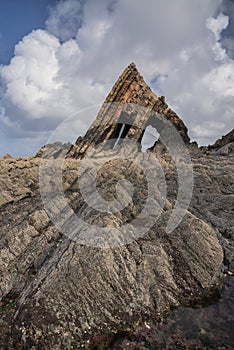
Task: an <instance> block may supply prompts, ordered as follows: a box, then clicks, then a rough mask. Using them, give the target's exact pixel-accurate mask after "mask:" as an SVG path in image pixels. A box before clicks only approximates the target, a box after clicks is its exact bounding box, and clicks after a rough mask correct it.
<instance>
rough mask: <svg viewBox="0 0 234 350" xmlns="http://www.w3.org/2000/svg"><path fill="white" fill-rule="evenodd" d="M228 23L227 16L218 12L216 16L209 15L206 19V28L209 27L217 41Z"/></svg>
mask: <svg viewBox="0 0 234 350" xmlns="http://www.w3.org/2000/svg"><path fill="white" fill-rule="evenodd" d="M228 23H229V18H228V16H225V15H224V14H223V13H220V14H219V15H218V16H217V18H213V17H209V18H208V19H207V21H206V25H207V28H209V29H210V30H211V31H212V32H213V33H214V36H215V40H216V41H218V40H220V38H221V33H222V31H223V30H224V29H226V28H227V26H228Z"/></svg>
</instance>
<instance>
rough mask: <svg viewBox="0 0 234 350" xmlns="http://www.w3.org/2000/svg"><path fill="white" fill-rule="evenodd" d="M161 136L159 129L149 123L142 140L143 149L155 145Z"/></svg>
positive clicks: (143, 150)
mask: <svg viewBox="0 0 234 350" xmlns="http://www.w3.org/2000/svg"><path fill="white" fill-rule="evenodd" d="M159 136H160V135H159V133H158V132H157V129H156V128H154V127H153V126H151V125H148V126H147V127H146V129H145V131H144V135H143V137H142V140H141V151H142V152H145V151H146V150H147V149H149V148H151V147H153V146H154V144H155V142H156V141H158V139H159Z"/></svg>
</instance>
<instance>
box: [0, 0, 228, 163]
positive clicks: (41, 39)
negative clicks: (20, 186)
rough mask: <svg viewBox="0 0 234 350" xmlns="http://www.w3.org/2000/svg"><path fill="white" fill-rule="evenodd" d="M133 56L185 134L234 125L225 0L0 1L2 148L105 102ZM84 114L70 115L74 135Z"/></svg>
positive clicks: (217, 132)
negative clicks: (186, 130)
mask: <svg viewBox="0 0 234 350" xmlns="http://www.w3.org/2000/svg"><path fill="white" fill-rule="evenodd" d="M132 61H133V62H135V63H136V64H137V67H138V68H139V70H140V72H141V73H142V75H143V76H144V77H145V80H146V81H147V82H148V83H149V84H150V85H151V87H152V88H153V89H154V90H155V92H156V93H158V94H161V95H164V96H166V101H167V102H168V103H169V105H170V106H171V107H172V108H173V109H174V110H175V111H176V112H177V113H178V114H179V115H180V116H181V117H182V119H183V120H184V122H185V123H186V125H187V126H188V128H189V134H190V137H191V138H192V140H196V141H198V143H199V144H200V145H202V144H209V143H212V142H214V140H215V139H217V138H218V137H220V136H221V135H223V134H225V133H226V132H228V131H229V130H230V129H231V128H233V124H234V123H233V121H234V120H233V118H234V1H233V0H201V1H197V0H190V1H187V0H177V1H173V2H172V1H171V0H147V1H145V2H143V1H141V0H98V1H96V0H59V1H56V0H53V1H52V0H37V1H35V0H18V1H16V0H15V1H13V0H8V1H1V2H0V156H1V155H4V154H5V153H10V154H12V155H17V156H25V155H28V154H33V153H35V152H36V151H37V150H38V149H39V148H40V147H41V146H42V145H43V144H45V143H46V142H47V140H48V138H49V136H50V134H51V133H52V132H53V131H54V130H55V128H56V127H58V126H59V125H60V123H62V122H63V121H64V120H66V119H67V118H69V116H71V115H73V114H75V113H77V112H78V111H79V110H82V109H84V108H86V107H89V106H92V105H96V104H98V103H101V102H103V100H104V98H105V96H106V95H107V93H108V91H109V90H110V88H111V87H112V85H113V83H114V82H115V80H116V79H117V77H118V75H119V74H120V73H121V72H122V70H123V69H124V68H125V67H126V66H127V65H128V64H129V63H130V62H132ZM91 119H92V118H91V117H83V119H80V120H78V121H77V122H76V129H75V133H76V135H77V137H78V136H79V134H80V133H82V132H84V130H85V129H86V128H88V126H89V123H90V122H91ZM71 130H73V131H74V127H73V126H72V125H71ZM69 138H71V132H69V131H67V133H66V135H63V139H64V140H69Z"/></svg>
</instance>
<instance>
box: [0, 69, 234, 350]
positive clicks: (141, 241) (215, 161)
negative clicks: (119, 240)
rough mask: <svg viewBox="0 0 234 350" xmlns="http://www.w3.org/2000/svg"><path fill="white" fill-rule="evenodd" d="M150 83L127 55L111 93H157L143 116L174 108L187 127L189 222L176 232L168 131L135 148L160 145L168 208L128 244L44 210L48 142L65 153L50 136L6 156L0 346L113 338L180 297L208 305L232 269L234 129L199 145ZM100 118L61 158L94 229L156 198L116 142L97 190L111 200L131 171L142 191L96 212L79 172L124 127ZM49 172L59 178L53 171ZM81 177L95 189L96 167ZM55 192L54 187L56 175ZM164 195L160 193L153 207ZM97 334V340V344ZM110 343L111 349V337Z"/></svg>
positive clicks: (52, 345) (0, 178) (119, 98)
mask: <svg viewBox="0 0 234 350" xmlns="http://www.w3.org/2000/svg"><path fill="white" fill-rule="evenodd" d="M129 76H130V77H129ZM132 84H133V86H134V88H133V87H132ZM144 84H145V82H144V81H143V79H142V78H141V77H140V75H139V73H138V72H137V71H136V68H135V66H134V65H130V66H129V67H128V68H127V70H125V72H124V73H123V75H122V76H121V77H120V79H119V80H118V82H117V85H115V87H114V89H113V90H112V92H111V94H110V95H109V97H108V98H109V100H108V101H114V102H126V103H130V102H131V99H132V98H133V97H132V96H135V97H134V98H137V100H136V101H135V102H137V101H138V102H139V103H141V102H142V104H143V103H145V104H146V105H148V104H149V103H152V105H153V106H155V107H154V109H155V111H157V112H158V113H159V117H158V120H157V121H153V122H152V118H151V119H150V118H145V122H146V123H148V122H149V123H150V124H152V123H155V125H156V124H157V122H158V123H159V124H160V122H161V119H160V118H165V119H168V120H169V121H170V122H172V123H174V126H175V127H176V128H178V130H179V132H180V134H181V137H182V139H183V141H184V143H185V144H186V145H187V147H188V149H189V152H190V154H191V159H192V164H193V172H194V188H193V194H192V200H191V203H190V206H189V208H188V209H187V211H186V213H185V215H184V217H183V220H182V222H181V223H180V224H179V225H178V226H177V227H176V229H175V230H173V231H172V232H167V230H166V225H167V222H168V219H169V217H170V215H171V213H172V211H173V207H174V205H175V202H176V196H177V194H178V179H177V175H176V168H175V164H174V162H173V159H172V158H171V155H170V154H168V152H166V151H165V149H163V147H161V144H160V140H159V141H158V142H157V143H156V144H155V146H154V147H153V148H152V149H151V150H150V151H147V152H145V153H143V154H140V152H139V151H136V155H135V160H136V162H137V159H138V157H141V161H142V162H144V161H150V159H151V158H150V157H151V156H152V154H154V156H156V157H157V159H158V161H159V162H160V164H161V167H162V169H163V171H164V174H165V178H166V182H167V199H166V201H165V205H164V206H163V208H162V213H161V215H160V217H159V218H158V220H157V221H156V222H155V224H154V225H153V226H152V227H150V228H149V229H148V230H147V232H146V233H145V234H144V235H143V236H142V237H135V238H134V236H133V238H132V239H131V240H130V241H129V242H127V244H124V245H119V246H118V245H117V246H114V247H105V248H102V247H101V246H100V247H98V246H97V247H95V246H88V245H85V244H81V243H80V242H77V241H76V240H73V239H70V238H69V237H68V236H67V235H66V234H64V233H62V232H61V230H59V229H58V228H57V227H56V226H55V225H54V222H53V221H52V220H51V217H49V215H48V212H47V211H46V210H45V203H43V201H42V199H41V192H40V190H41V188H40V186H39V184H40V182H39V170H40V165H41V161H42V156H43V151H45V150H46V151H47V152H49V153H50V155H52V156H51V157H52V158H53V159H54V160H55V161H56V159H59V154H60V151H58V150H60V149H62V148H63V147H62V146H59V147H57V146H58V145H57V146H55V145H51V146H49V147H48V148H44V149H42V150H41V151H40V152H38V154H37V155H36V156H31V157H28V158H13V157H11V156H9V155H6V156H5V157H3V158H2V159H1V160H0V163H1V164H0V189H1V197H0V209H1V210H0V217H1V222H0V237H1V240H0V249H1V253H0V271H1V277H0V278H1V279H0V293H1V295H0V298H1V306H0V327H1V334H0V349H38V350H39V349H40V350H41V349H79V348H95V347H96V348H100V349H101V348H102V347H101V346H104V345H102V344H101V340H102V339H103V338H102V337H103V335H108V339H109V338H110V339H111V338H112V336H113V335H114V334H115V333H119V332H122V331H124V330H126V329H129V328H131V329H133V328H134V327H135V326H136V325H138V324H140V323H141V322H154V323H155V322H156V323H157V322H160V321H162V320H163V319H164V318H165V315H166V314H167V313H168V312H169V311H170V310H171V309H173V308H177V307H179V306H180V305H181V304H182V305H194V304H195V303H198V304H199V303H200V304H202V300H203V299H204V298H206V297H207V295H212V293H213V292H214V291H215V289H216V287H217V286H220V283H222V281H223V279H224V276H225V274H226V273H227V272H228V273H231V272H233V271H234V261H233V256H234V254H233V253H234V250H233V241H234V231H233V228H234V215H233V211H234V207H233V203H234V183H233V169H234V154H233V147H232V144H233V142H234V140H233V131H232V134H231V137H230V135H229V136H228V142H227V143H225V142H222V143H221V144H219V143H216V144H215V146H214V147H210V148H205V149H199V148H198V147H197V145H196V144H191V143H190V141H189V137H188V136H187V128H186V127H185V126H184V124H183V122H182V121H181V120H180V119H179V117H178V116H177V115H176V114H175V113H174V112H172V111H171V110H170V109H168V106H167V105H166V104H165V100H164V99H161V100H159V98H158V97H157V96H156V95H154V94H153V93H152V92H150V98H149V101H151V102H147V96H148V95H149V88H148V87H147V86H146V84H145V85H144ZM142 89H143V91H142ZM136 90H137V91H138V92H137V93H136ZM117 92H118V93H117ZM126 96H127V97H126ZM139 96H141V98H140V99H139ZM142 96H143V97H142ZM157 103H158V107H157ZM167 113H168V114H167ZM98 118H100V116H99V117H98ZM95 123H96V125H95ZM98 125H99V124H98V122H97V121H96V122H94V125H93V126H92V128H91V129H90V130H93V131H92V132H90V130H88V132H87V134H86V136H85V137H84V138H79V139H78V140H77V144H76V145H74V146H73V147H72V148H71V149H70V151H69V153H68V156H67V158H66V160H65V163H64V164H63V189H64V193H65V196H66V198H67V200H68V202H69V204H70V206H71V208H72V209H73V210H74V212H75V213H76V214H78V215H80V216H81V217H82V218H83V220H85V221H86V222H88V223H89V224H91V225H93V226H95V227H96V232H97V235H98V230H99V229H98V227H108V228H113V227H119V226H121V225H123V224H126V223H130V224H131V221H132V220H133V218H134V217H137V216H138V214H139V213H140V212H141V211H142V208H143V207H144V204H145V203H146V200H147V197H148V196H149V189H148V187H147V179H146V177H145V175H144V172H143V171H142V169H140V168H139V167H138V166H136V164H134V162H129V160H128V159H124V160H123V159H118V147H117V148H116V149H115V150H112V151H111V152H112V153H116V159H115V160H114V161H111V162H108V163H106V164H105V165H103V167H102V168H101V169H100V171H99V172H98V173H97V184H98V190H99V193H100V194H101V196H102V197H103V198H105V199H106V200H107V201H111V200H114V199H116V183H117V182H118V181H119V180H123V179H128V180H129V181H130V182H131V183H132V184H133V189H134V191H133V193H131V194H132V201H130V202H129V204H128V205H127V206H126V207H125V208H124V209H122V210H120V211H119V212H117V213H108V214H107V213H100V212H97V211H96V210H94V209H93V208H91V207H90V206H89V205H88V204H87V203H86V202H85V200H84V198H83V197H82V194H81V192H80V189H79V186H78V184H77V181H76V179H77V177H78V176H82V167H81V162H82V158H83V157H84V155H85V152H86V149H90V147H91V146H96V145H97V144H98V143H99V142H100V141H104V140H105V139H106V140H109V139H111V135H112V137H113V135H114V134H116V132H117V129H116V126H113V127H112V123H111V120H109V121H108V123H106V124H105V127H104V128H103V130H105V133H104V134H103V135H101V136H102V138H101V139H100V130H99V129H98ZM114 125H116V124H114ZM157 125H158V124H157ZM144 127H145V125H144ZM117 128H118V129H119V125H117ZM159 129H160V128H159ZM161 130H162V126H161V129H160V130H159V131H161ZM129 135H130V136H131V135H132V136H133V138H135V139H136V140H138V141H139V140H141V139H142V137H143V133H142V127H141V128H136V127H134V128H133V129H131V128H130V129H128V130H126V132H125V134H124V137H126V138H127V137H129ZM91 140H92V142H91ZM227 145H228V147H226V146H227ZM225 147H226V149H225ZM139 154H140V155H139ZM51 171H52V175H51V174H50V179H51V178H52V179H53V171H55V170H53V169H52V170H51ZM154 171H155V170H154V168H153V167H152V169H151V168H150V169H149V173H150V176H151V178H153V177H155V173H154ZM54 174H55V176H56V172H55V173H54ZM84 182H85V185H86V187H87V188H88V187H89V177H84ZM45 186H46V182H45ZM48 191H51V196H52V197H53V196H56V193H55V194H54V192H53V191H55V187H54V184H53V181H52V182H50V184H49V186H48ZM130 192H131V191H129V189H128V188H125V187H124V185H123V187H122V197H123V198H122V199H123V200H125V199H128V197H129V195H130ZM161 195H162V194H161V193H160V191H159V193H158V196H157V199H156V200H155V203H154V204H155V206H156V207H157V205H158V203H157V201H160V198H161ZM53 198H54V197H53ZM57 205H58V207H59V205H60V203H59V199H58V202H57ZM142 220H143V219H142ZM145 225H147V223H145ZM65 227H66V226H65ZM94 339H99V340H100V342H99V345H98V344H97V342H95V341H94ZM104 343H105V344H106V345H105V346H106V348H107V349H108V348H110V344H109V345H108V344H107V343H106V340H105V342H104ZM104 343H103V344H104ZM90 344H91V345H90Z"/></svg>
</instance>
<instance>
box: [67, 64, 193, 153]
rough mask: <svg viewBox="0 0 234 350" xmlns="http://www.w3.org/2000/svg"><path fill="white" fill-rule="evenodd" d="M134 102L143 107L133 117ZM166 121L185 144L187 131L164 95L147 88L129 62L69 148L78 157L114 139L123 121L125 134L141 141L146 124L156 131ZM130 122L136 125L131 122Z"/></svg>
mask: <svg viewBox="0 0 234 350" xmlns="http://www.w3.org/2000/svg"><path fill="white" fill-rule="evenodd" d="M118 104H119V105H118ZM121 104H122V105H121ZM125 104H127V105H128V106H127V112H126V113H123V111H124V107H126V105H125ZM131 105H132V106H131ZM136 105H137V106H142V107H144V108H143V110H142V113H141V112H140V110H138V113H137V120H136V113H135V112H136V110H135V108H136V107H135V106H136ZM152 112H153V116H152ZM155 112H156V113H157V117H156V115H155ZM166 120H169V121H170V123H171V124H172V125H173V126H174V127H175V128H176V129H177V130H178V132H179V133H180V135H181V137H182V139H183V140H184V142H185V143H186V144H189V142H190V139H189V136H188V130H187V127H186V126H185V124H184V123H183V121H182V120H181V119H180V118H179V116H178V115H177V114H176V113H175V112H174V111H172V110H171V109H170V108H169V107H168V105H167V103H166V102H165V97H164V96H162V97H158V96H157V95H156V94H155V93H154V92H153V91H152V90H151V89H150V87H149V86H148V85H147V84H146V83H145V81H144V79H143V77H142V76H141V75H140V73H139V72H138V70H137V68H136V66H135V64H134V63H132V64H130V65H129V66H128V67H127V68H126V69H125V70H124V71H123V73H122V74H121V76H120V77H119V78H118V80H117V82H116V83H115V85H114V86H113V88H112V90H111V92H110V93H109V95H108V96H107V98H106V100H105V101H104V104H103V106H102V107H101V109H100V112H99V114H98V116H97V118H96V119H95V120H94V122H93V123H92V125H91V126H90V128H89V130H88V131H87V133H86V134H85V136H84V137H79V138H78V140H77V142H76V147H74V148H73V150H71V154H72V155H73V156H76V157H81V156H82V154H84V153H85V152H87V151H88V150H89V149H90V148H92V147H93V146H96V145H97V144H99V143H100V142H103V141H107V140H108V139H110V138H117V136H118V134H119V131H120V129H121V126H122V125H123V124H125V125H126V126H125V129H124V132H125V133H126V135H125V137H126V138H130V139H134V140H136V141H138V142H141V140H142V137H143V134H144V130H145V129H146V127H147V126H148V125H152V126H153V127H155V128H156V129H157V130H158V132H159V133H160V131H161V129H162V128H163V123H164V122H165V121H166ZM134 121H135V123H136V124H137V126H136V125H133V124H134ZM128 125H129V128H128Z"/></svg>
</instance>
